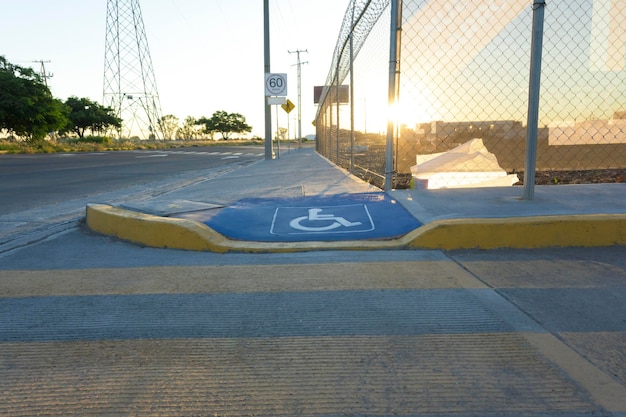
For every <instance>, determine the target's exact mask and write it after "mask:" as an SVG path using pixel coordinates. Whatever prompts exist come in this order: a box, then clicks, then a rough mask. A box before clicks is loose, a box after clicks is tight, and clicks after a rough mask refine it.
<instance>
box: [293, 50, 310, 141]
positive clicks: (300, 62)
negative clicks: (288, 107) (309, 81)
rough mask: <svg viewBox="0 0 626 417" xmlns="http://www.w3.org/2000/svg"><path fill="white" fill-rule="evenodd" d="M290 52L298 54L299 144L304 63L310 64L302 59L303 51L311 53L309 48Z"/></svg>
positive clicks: (299, 137) (300, 137)
mask: <svg viewBox="0 0 626 417" xmlns="http://www.w3.org/2000/svg"><path fill="white" fill-rule="evenodd" d="M288 52H289V53H290V54H296V56H297V57H298V63H297V64H296V65H297V66H298V145H299V144H301V143H302V65H303V64H308V61H307V62H302V61H300V54H301V53H307V54H308V53H309V51H308V50H307V49H305V50H301V49H297V50H295V51H288Z"/></svg>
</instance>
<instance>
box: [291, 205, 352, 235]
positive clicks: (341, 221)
mask: <svg viewBox="0 0 626 417" xmlns="http://www.w3.org/2000/svg"><path fill="white" fill-rule="evenodd" d="M322 211H323V209H320V208H310V209H309V214H308V216H300V217H296V218H295V219H293V220H291V221H290V222H289V226H291V227H292V228H294V229H297V230H302V231H305V232H326V231H329V230H334V229H336V228H338V227H355V226H360V225H361V224H362V223H361V222H351V221H349V220H346V219H345V218H344V217H341V216H335V215H334V214H321V212H322ZM303 221H307V222H313V223H314V222H322V225H320V226H304V225H302V222H303ZM329 221H330V222H332V223H330V224H328V222H329Z"/></svg>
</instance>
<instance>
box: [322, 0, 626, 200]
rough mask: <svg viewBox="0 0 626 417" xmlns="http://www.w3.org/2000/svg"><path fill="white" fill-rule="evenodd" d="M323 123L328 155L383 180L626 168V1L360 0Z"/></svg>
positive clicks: (456, 182) (442, 180)
mask: <svg viewBox="0 0 626 417" xmlns="http://www.w3.org/2000/svg"><path fill="white" fill-rule="evenodd" d="M393 6H396V7H397V9H396V10H397V13H396V11H394V10H393ZM392 13H393V16H392ZM538 13H540V14H538ZM538 16H539V19H540V22H537V19H538ZM396 22H399V26H400V28H399V29H400V30H398V32H397V33H398V34H399V36H395V34H394V33H392V32H393V31H394V25H393V24H394V23H396ZM538 23H540V24H541V25H538ZM538 28H539V30H540V31H538ZM538 34H539V35H541V37H540V38H539V39H537V35H538ZM396 40H397V43H394V42H395V41H396ZM538 41H541V42H539V44H538V43H537V42H538ZM537 45H538V46H539V48H537ZM533 46H534V47H535V55H533V49H532V48H533ZM394 47H397V50H398V54H397V58H395V61H396V62H394V56H393V48H394ZM537 53H538V54H539V55H538V56H537V55H536V54H537ZM531 63H534V65H535V68H532V67H531V65H532V64H531ZM390 64H391V65H390ZM533 71H535V75H534V78H533V79H532V80H531V75H532V73H533ZM537 71H539V72H537ZM394 78H395V80H396V83H391V82H390V80H392V79H394ZM392 88H393V89H394V91H390V89H392ZM533 88H534V89H535V90H534V91H536V92H537V93H538V95H537V97H536V98H537V103H536V105H533V103H532V98H533V97H532V92H533ZM533 107H534V108H533ZM533 111H535V112H536V120H535V121H534V122H533V118H532V117H531V116H532V115H533ZM534 124H536V127H535V126H534ZM316 126H317V138H318V139H317V149H318V152H320V153H321V154H323V155H324V156H326V157H327V158H329V159H330V160H331V161H333V162H335V163H337V164H338V165H341V166H343V167H346V168H347V169H349V170H350V171H351V172H353V173H354V174H356V175H358V176H360V177H362V178H364V179H366V180H368V181H370V182H372V183H373V184H375V185H378V186H380V187H381V188H389V187H394V188H403V187H409V186H425V187H429V188H437V187H454V186H483V185H484V186H487V185H494V184H496V185H513V184H516V183H517V184H519V183H522V182H524V180H526V182H527V183H528V182H529V180H530V181H532V182H533V184H534V182H535V173H537V174H540V173H548V174H549V175H552V176H554V178H555V182H558V181H556V179H558V177H559V175H560V174H559V173H563V172H565V171H577V172H591V171H596V170H608V169H624V168H626V2H625V1H623V0H552V1H548V2H547V3H546V2H544V1H538V0H534V1H530V0H493V1H488V2H487V1H484V0H467V1H463V2H456V1H450V0H392V1H389V0H369V1H368V0H352V1H351V2H350V3H349V5H348V8H347V10H346V14H345V17H344V21H343V24H342V27H341V30H340V33H339V37H338V41H337V46H336V48H335V51H334V55H333V63H332V66H331V68H330V70H329V74H328V77H327V80H326V84H325V86H324V89H323V93H322V95H321V97H320V101H319V107H318V113H317V117H316ZM533 142H534V143H533ZM529 145H532V146H534V149H530V150H531V151H534V152H530V153H529V152H528V151H529V148H528V147H529ZM529 158H530V159H531V160H529ZM529 170H532V172H528V171H529ZM525 171H526V172H525ZM529 174H532V175H529ZM389 178H391V181H389V182H388V183H387V184H386V180H388V179H389ZM620 180H621V178H620V177H617V178H615V181H620ZM525 185H528V184H525ZM530 196H531V197H532V192H531V193H530Z"/></svg>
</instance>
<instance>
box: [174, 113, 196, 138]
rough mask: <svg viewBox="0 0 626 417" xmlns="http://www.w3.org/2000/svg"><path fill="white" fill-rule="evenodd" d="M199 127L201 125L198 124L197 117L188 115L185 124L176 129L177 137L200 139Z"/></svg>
mask: <svg viewBox="0 0 626 417" xmlns="http://www.w3.org/2000/svg"><path fill="white" fill-rule="evenodd" d="M199 129H200V127H199V126H198V123H197V122H196V119H195V118H194V117H191V116H187V117H186V118H185V121H184V122H183V125H182V126H181V127H180V129H178V130H177V131H176V139H184V140H191V139H198V136H200V134H201V132H200V131H199Z"/></svg>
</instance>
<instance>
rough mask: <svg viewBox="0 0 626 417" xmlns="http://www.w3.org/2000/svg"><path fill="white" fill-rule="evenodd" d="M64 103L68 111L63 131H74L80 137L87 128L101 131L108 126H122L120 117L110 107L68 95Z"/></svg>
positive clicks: (92, 130)
mask: <svg viewBox="0 0 626 417" xmlns="http://www.w3.org/2000/svg"><path fill="white" fill-rule="evenodd" d="M65 105H66V106H67V107H68V108H69V109H70V112H69V115H68V119H69V121H68V123H67V124H66V125H65V127H64V129H63V130H62V131H63V132H74V133H76V134H77V135H78V137H80V138H82V137H84V136H85V131H87V130H91V132H92V133H94V132H98V133H102V132H103V131H105V130H106V129H107V128H110V127H115V128H118V129H119V128H120V127H122V119H120V118H119V117H117V116H115V114H114V111H113V109H112V108H110V107H104V106H101V105H100V104H98V103H97V102H95V101H91V100H89V99H88V98H78V97H70V98H68V99H67V100H66V101H65Z"/></svg>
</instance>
